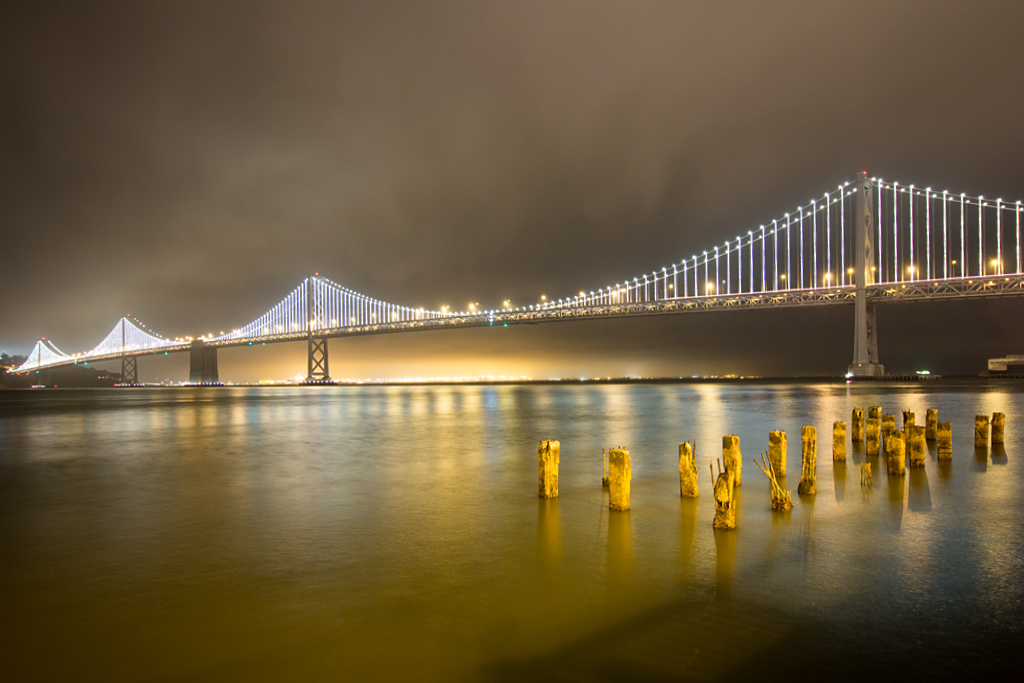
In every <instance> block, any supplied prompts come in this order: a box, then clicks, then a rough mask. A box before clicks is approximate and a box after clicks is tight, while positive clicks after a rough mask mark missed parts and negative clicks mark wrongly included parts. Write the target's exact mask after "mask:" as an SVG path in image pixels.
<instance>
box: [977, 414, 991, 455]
mask: <svg viewBox="0 0 1024 683" xmlns="http://www.w3.org/2000/svg"><path fill="white" fill-rule="evenodd" d="M974 447H975V448H988V415H975V416H974Z"/></svg>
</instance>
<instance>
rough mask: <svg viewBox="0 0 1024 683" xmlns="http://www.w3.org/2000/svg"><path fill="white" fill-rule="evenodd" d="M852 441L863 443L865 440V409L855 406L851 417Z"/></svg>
mask: <svg viewBox="0 0 1024 683" xmlns="http://www.w3.org/2000/svg"><path fill="white" fill-rule="evenodd" d="M850 441H852V442H853V443H863V441H864V409H863V408H854V409H853V415H852V416H851V417H850Z"/></svg>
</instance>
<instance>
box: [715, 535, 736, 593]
mask: <svg viewBox="0 0 1024 683" xmlns="http://www.w3.org/2000/svg"><path fill="white" fill-rule="evenodd" d="M714 534H715V588H716V596H717V597H718V599H719V600H731V599H732V582H733V572H734V568H735V565H736V539H737V535H738V532H737V531H736V530H735V529H714Z"/></svg>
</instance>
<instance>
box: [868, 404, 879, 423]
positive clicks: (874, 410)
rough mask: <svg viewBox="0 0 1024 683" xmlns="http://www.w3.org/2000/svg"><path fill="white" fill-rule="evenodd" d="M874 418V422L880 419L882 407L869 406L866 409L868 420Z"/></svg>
mask: <svg viewBox="0 0 1024 683" xmlns="http://www.w3.org/2000/svg"><path fill="white" fill-rule="evenodd" d="M871 418H875V419H876V420H881V419H882V406H869V407H868V419H871Z"/></svg>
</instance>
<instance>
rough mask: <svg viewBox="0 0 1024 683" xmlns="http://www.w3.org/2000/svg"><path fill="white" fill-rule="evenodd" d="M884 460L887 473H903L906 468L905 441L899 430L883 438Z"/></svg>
mask: <svg viewBox="0 0 1024 683" xmlns="http://www.w3.org/2000/svg"><path fill="white" fill-rule="evenodd" d="M885 453H886V456H885V461H886V466H887V468H888V471H889V474H903V473H904V472H905V471H906V468H907V442H906V438H905V437H904V435H903V432H902V431H900V430H898V429H897V430H894V431H892V432H891V433H890V434H889V435H888V436H887V437H886V438H885Z"/></svg>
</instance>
